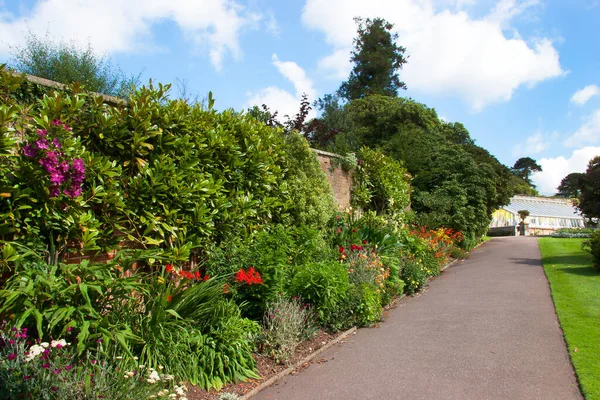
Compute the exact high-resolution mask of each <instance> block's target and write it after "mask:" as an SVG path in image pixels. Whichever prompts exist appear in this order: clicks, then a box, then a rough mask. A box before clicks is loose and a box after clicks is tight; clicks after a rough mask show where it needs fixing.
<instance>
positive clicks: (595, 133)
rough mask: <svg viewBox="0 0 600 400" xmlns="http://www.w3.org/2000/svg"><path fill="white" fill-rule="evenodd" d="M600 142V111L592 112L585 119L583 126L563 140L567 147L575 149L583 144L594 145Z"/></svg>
mask: <svg viewBox="0 0 600 400" xmlns="http://www.w3.org/2000/svg"><path fill="white" fill-rule="evenodd" d="M599 142H600V109H597V110H596V111H594V112H593V113H592V114H591V115H590V116H588V117H587V119H586V121H585V122H584V123H583V125H582V126H581V127H580V128H579V129H577V130H576V131H575V133H573V134H572V135H571V136H569V137H568V138H567V140H565V142H564V145H565V146H567V147H577V146H582V145H584V144H596V143H599Z"/></svg>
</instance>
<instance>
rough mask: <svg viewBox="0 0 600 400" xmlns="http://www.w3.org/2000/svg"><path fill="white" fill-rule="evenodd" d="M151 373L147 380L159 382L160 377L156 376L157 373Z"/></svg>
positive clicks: (153, 371)
mask: <svg viewBox="0 0 600 400" xmlns="http://www.w3.org/2000/svg"><path fill="white" fill-rule="evenodd" d="M151 371H152V372H150V375H148V378H149V379H152V380H154V381H160V376H158V372H156V371H155V370H151Z"/></svg>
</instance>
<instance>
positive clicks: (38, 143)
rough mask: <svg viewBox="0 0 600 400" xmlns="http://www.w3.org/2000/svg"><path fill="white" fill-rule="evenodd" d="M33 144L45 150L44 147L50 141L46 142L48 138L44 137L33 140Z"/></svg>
mask: <svg viewBox="0 0 600 400" xmlns="http://www.w3.org/2000/svg"><path fill="white" fill-rule="evenodd" d="M35 144H36V146H37V148H38V149H40V150H46V149H48V147H50V143H48V139H46V138H41V139H38V140H37V141H36V142H35Z"/></svg>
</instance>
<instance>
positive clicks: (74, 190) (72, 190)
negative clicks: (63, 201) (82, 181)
mask: <svg viewBox="0 0 600 400" xmlns="http://www.w3.org/2000/svg"><path fill="white" fill-rule="evenodd" d="M81 193H83V191H82V190H81V188H80V187H76V186H71V187H69V188H67V189H65V196H67V197H71V198H75V197H78V196H81Z"/></svg>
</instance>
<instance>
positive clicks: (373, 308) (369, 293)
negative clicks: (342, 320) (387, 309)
mask: <svg viewBox="0 0 600 400" xmlns="http://www.w3.org/2000/svg"><path fill="white" fill-rule="evenodd" d="M347 301H348V303H349V304H353V305H354V307H353V308H354V318H353V319H354V323H355V324H356V325H358V326H369V325H373V324H374V323H376V322H377V321H379V320H380V319H381V313H382V311H383V309H382V307H381V295H380V290H379V288H377V287H376V286H375V285H371V284H368V283H362V284H359V285H354V286H352V288H351V289H350V292H349V293H348V300H347Z"/></svg>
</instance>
